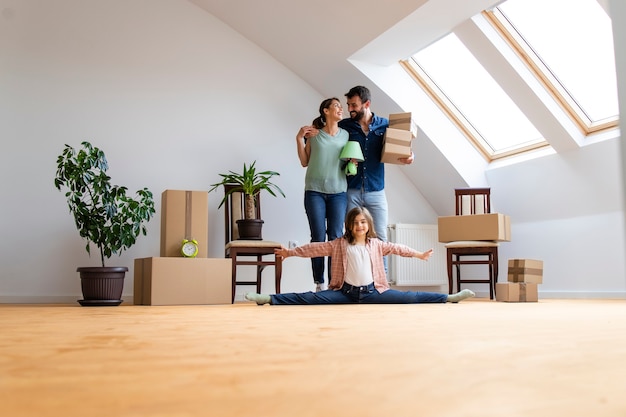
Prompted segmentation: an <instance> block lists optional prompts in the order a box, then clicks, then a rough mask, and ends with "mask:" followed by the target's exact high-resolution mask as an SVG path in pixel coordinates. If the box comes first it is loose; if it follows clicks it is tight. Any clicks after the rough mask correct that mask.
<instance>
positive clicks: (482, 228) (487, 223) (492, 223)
mask: <svg viewBox="0 0 626 417" xmlns="http://www.w3.org/2000/svg"><path fill="white" fill-rule="evenodd" d="M437 223H438V230H439V242H444V243H446V242H455V241H459V240H490V241H498V242H509V241H510V240H511V218H510V217H509V216H507V215H505V214H501V213H489V214H470V215H465V216H443V217H439V218H438V220H437Z"/></svg>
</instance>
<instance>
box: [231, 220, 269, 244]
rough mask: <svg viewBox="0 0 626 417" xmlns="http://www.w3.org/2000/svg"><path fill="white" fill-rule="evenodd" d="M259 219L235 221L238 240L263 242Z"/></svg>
mask: <svg viewBox="0 0 626 417" xmlns="http://www.w3.org/2000/svg"><path fill="white" fill-rule="evenodd" d="M263 223H264V222H263V220H261V219H240V220H237V228H238V230H239V239H240V240H263V237H262V229H263Z"/></svg>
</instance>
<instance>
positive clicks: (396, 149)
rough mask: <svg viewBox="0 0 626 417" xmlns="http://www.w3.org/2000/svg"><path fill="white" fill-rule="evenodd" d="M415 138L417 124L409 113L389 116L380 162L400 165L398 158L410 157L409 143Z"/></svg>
mask: <svg viewBox="0 0 626 417" xmlns="http://www.w3.org/2000/svg"><path fill="white" fill-rule="evenodd" d="M416 136H417V124H416V123H415V121H414V120H413V117H412V114H411V113H392V114H390V115H389V127H388V128H387V130H386V132H385V138H384V140H385V142H384V144H383V152H382V156H381V159H380V160H381V161H382V162H384V163H387V164H400V162H398V158H407V157H409V156H411V141H412V140H413V139H415V137H416Z"/></svg>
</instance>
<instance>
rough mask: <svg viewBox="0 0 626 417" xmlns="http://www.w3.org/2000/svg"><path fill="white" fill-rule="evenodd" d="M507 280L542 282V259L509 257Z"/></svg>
mask: <svg viewBox="0 0 626 417" xmlns="http://www.w3.org/2000/svg"><path fill="white" fill-rule="evenodd" d="M507 280H508V281H509V282H532V283H535V284H541V283H543V261H538V260H536V259H509V270H508V275H507Z"/></svg>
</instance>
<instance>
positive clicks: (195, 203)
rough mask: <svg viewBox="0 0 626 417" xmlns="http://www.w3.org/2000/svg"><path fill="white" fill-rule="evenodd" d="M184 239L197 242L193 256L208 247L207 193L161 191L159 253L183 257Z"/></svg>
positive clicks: (204, 251)
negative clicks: (195, 252) (196, 249)
mask: <svg viewBox="0 0 626 417" xmlns="http://www.w3.org/2000/svg"><path fill="white" fill-rule="evenodd" d="M184 239H188V240H192V239H195V240H196V241H197V242H198V254H197V255H196V258H206V257H207V256H208V250H209V195H208V192H207V191H184V190H165V191H163V193H162V194H161V252H160V255H161V256H163V257H166V256H168V257H169V256H172V257H182V256H183V255H182V254H181V253H180V249H181V246H182V243H183V240H184Z"/></svg>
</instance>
